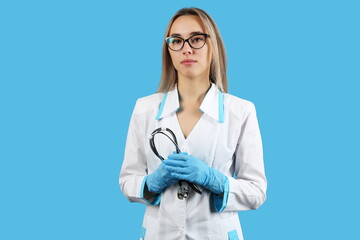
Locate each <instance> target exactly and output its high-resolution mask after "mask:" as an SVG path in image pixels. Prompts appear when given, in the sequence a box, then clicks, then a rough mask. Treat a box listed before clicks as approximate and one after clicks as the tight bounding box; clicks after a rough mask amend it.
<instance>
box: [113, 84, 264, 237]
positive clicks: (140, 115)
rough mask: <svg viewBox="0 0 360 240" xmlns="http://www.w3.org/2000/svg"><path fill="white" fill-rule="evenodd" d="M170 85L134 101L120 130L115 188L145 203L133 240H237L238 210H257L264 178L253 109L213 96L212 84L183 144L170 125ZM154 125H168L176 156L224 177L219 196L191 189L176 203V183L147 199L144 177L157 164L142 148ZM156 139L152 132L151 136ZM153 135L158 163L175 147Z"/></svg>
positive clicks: (173, 98)
mask: <svg viewBox="0 0 360 240" xmlns="http://www.w3.org/2000/svg"><path fill="white" fill-rule="evenodd" d="M178 99H179V98H178V92H177V87H175V89H174V90H172V91H169V92H168V93H166V94H164V93H156V94H152V95H150V96H147V97H143V98H140V99H138V100H137V102H136V105H135V108H134V111H133V114H132V117H131V120H130V126H129V130H128V136H127V141H126V147H125V154H124V161H123V165H122V169H121V173H120V178H119V183H120V187H121V190H122V192H123V193H124V195H125V196H126V197H127V198H128V199H129V201H131V202H140V203H144V204H146V211H145V215H144V219H143V224H142V229H141V231H140V232H141V234H140V235H141V236H140V238H141V239H146V240H182V239H183V240H185V239H186V240H190V239H192V240H202V239H204V240H205V239H206V240H209V239H214V240H222V239H224V240H225V239H230V240H231V239H240V240H241V239H243V235H242V230H241V226H240V221H239V217H238V214H237V213H238V211H243V210H251V209H257V208H258V207H260V205H262V203H263V202H264V201H265V199H266V188H267V180H266V177H265V172H264V163H263V152H262V142H261V136H260V131H259V127H258V121H257V117H256V111H255V107H254V105H253V104H252V103H251V102H249V101H246V100H243V99H241V98H238V97H235V96H232V95H230V94H226V93H221V92H220V91H219V90H218V89H217V87H216V85H214V84H212V86H211V88H210V89H209V91H208V92H207V94H206V96H205V98H204V100H203V102H202V104H201V106H200V110H201V111H202V112H203V115H202V116H201V118H200V120H199V121H198V122H197V124H196V125H195V127H194V128H193V130H192V131H191V133H190V134H189V136H188V137H187V138H186V139H185V138H184V135H183V133H182V131H181V128H180V125H179V122H178V120H177V116H176V111H177V110H178V108H179V100H178ZM159 127H167V128H170V129H171V130H172V131H173V132H174V133H175V135H176V137H177V140H178V144H179V147H180V149H181V151H182V152H188V154H191V155H194V156H195V157H197V158H199V159H201V160H202V161H204V162H205V163H207V164H208V165H209V166H211V167H213V168H215V169H217V170H219V171H220V172H222V173H223V174H225V175H226V176H227V177H228V183H227V186H226V191H225V193H224V194H223V196H218V195H215V194H213V193H211V192H210V191H209V190H207V189H205V188H204V187H202V186H199V187H200V189H201V190H202V192H203V193H202V194H201V195H200V194H198V193H196V192H195V191H193V190H192V189H191V188H190V187H189V190H190V194H189V197H188V198H187V199H185V200H179V199H178V198H177V191H178V188H179V186H178V184H174V185H172V186H169V187H168V188H166V189H165V190H164V192H163V193H161V194H158V195H157V196H156V197H154V198H153V199H150V200H149V201H147V200H146V199H145V198H144V197H143V191H144V179H145V177H146V176H147V175H148V174H150V173H152V172H153V171H155V170H156V169H157V168H158V166H159V165H160V164H161V161H160V160H159V159H158V158H157V157H156V156H155V154H154V153H153V152H152V150H151V148H150V146H149V138H148V137H149V136H150V134H151V132H152V131H154V130H155V129H157V128H159ZM159 135H160V134H159ZM159 135H156V137H155V145H156V148H157V149H158V151H159V153H160V154H161V155H162V156H163V157H164V158H166V157H167V156H168V155H169V154H171V153H172V152H173V151H175V147H174V146H173V144H172V143H171V142H170V140H169V139H167V138H166V137H161V136H159Z"/></svg>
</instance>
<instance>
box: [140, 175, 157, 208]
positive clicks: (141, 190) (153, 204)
mask: <svg viewBox="0 0 360 240" xmlns="http://www.w3.org/2000/svg"><path fill="white" fill-rule="evenodd" d="M147 177H148V176H145V177H144V180H143V181H142V184H141V189H140V198H141V199H142V200H144V202H145V203H146V204H147V205H152V206H156V205H159V203H160V199H161V193H157V194H155V196H154V197H152V198H151V199H149V200H147V199H146V198H145V197H144V192H145V182H146V179H147Z"/></svg>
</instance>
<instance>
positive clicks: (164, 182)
mask: <svg viewBox="0 0 360 240" xmlns="http://www.w3.org/2000/svg"><path fill="white" fill-rule="evenodd" d="M178 181H179V179H178V178H176V177H175V176H172V175H171V173H170V172H169V170H167V169H166V167H165V164H164V163H161V164H160V166H159V167H158V168H157V169H156V170H155V171H154V172H153V173H151V174H149V175H148V176H147V178H146V185H147V188H148V190H149V191H150V192H155V193H161V192H162V191H164V189H165V188H167V187H168V186H170V185H172V184H175V183H177V182H178Z"/></svg>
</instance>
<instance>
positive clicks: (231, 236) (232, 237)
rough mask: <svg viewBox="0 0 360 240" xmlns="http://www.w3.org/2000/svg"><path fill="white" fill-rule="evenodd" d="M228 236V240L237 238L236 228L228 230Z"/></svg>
mask: <svg viewBox="0 0 360 240" xmlns="http://www.w3.org/2000/svg"><path fill="white" fill-rule="evenodd" d="M228 237H229V240H239V237H238V234H237V232H236V230H232V231H230V232H228Z"/></svg>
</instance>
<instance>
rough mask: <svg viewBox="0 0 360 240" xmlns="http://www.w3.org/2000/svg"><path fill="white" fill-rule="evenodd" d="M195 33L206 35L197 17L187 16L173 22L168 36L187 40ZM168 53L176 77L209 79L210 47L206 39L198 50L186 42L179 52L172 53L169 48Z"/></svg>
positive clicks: (209, 42)
mask: <svg viewBox="0 0 360 240" xmlns="http://www.w3.org/2000/svg"><path fill="white" fill-rule="evenodd" d="M196 33H206V32H205V28H204V26H203V25H202V23H201V20H200V18H199V17H198V16H193V15H187V16H181V17H179V18H177V19H176V20H175V21H174V22H173V24H172V26H171V28H170V34H169V36H176V37H181V38H183V39H187V38H189V37H191V36H193V35H194V34H196ZM168 51H169V53H170V56H171V60H172V63H173V65H174V67H175V69H176V70H177V72H178V77H185V78H190V79H193V78H204V79H206V80H208V79H209V72H210V64H211V57H212V45H211V41H210V40H209V39H208V38H207V39H206V43H205V45H204V46H203V47H202V48H200V49H193V48H191V47H190V46H189V43H188V42H185V45H184V47H183V48H182V49H181V50H180V51H173V50H171V49H169V48H168Z"/></svg>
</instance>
